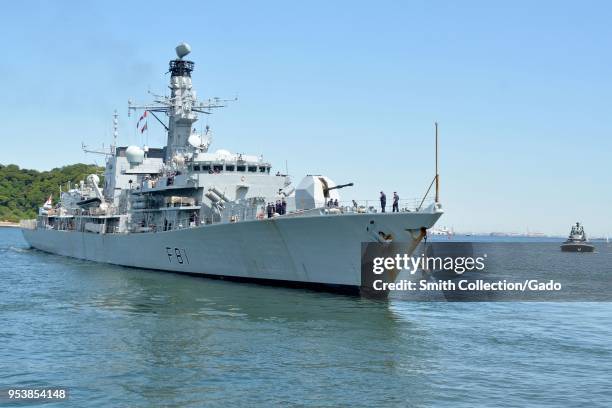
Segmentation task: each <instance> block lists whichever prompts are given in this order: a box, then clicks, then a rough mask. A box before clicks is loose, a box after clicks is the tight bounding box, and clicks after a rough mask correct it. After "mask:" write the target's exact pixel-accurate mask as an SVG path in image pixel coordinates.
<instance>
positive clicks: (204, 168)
mask: <svg viewBox="0 0 612 408" xmlns="http://www.w3.org/2000/svg"><path fill="white" fill-rule="evenodd" d="M209 170H210V165H208V164H206V165H204V166H202V171H209Z"/></svg>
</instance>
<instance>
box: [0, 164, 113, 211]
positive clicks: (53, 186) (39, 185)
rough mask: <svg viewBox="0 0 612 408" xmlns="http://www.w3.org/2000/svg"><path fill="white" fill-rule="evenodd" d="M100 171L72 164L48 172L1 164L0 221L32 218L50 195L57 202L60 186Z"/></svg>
mask: <svg viewBox="0 0 612 408" xmlns="http://www.w3.org/2000/svg"><path fill="white" fill-rule="evenodd" d="M102 170H103V168H101V167H99V166H96V165H94V164H83V163H79V164H72V165H70V166H64V167H60V168H54V169H52V170H49V171H38V170H30V169H20V168H19V166H17V165H14V164H9V165H2V164H0V221H11V222H17V221H19V220H20V219H26V218H34V217H36V214H37V212H38V208H39V207H41V206H42V205H43V203H44V202H45V201H46V200H47V198H48V197H49V195H53V203H54V204H55V203H56V202H57V200H58V199H59V188H60V185H61V186H62V188H63V189H66V186H67V183H68V182H70V183H72V185H73V186H74V185H75V184H76V183H78V182H79V181H81V180H84V179H85V177H87V175H88V174H92V173H96V174H100V173H101V171H102Z"/></svg>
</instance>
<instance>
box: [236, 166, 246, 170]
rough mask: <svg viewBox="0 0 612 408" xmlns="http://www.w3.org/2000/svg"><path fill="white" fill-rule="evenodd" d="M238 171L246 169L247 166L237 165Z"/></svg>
mask: <svg viewBox="0 0 612 408" xmlns="http://www.w3.org/2000/svg"><path fill="white" fill-rule="evenodd" d="M236 171H246V166H236Z"/></svg>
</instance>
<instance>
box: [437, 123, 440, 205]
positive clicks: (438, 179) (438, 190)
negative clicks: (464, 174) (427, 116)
mask: <svg viewBox="0 0 612 408" xmlns="http://www.w3.org/2000/svg"><path fill="white" fill-rule="evenodd" d="M439 198H440V174H439V173H438V122H436V203H438V202H440V200H439Z"/></svg>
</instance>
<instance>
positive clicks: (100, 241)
mask: <svg viewBox="0 0 612 408" xmlns="http://www.w3.org/2000/svg"><path fill="white" fill-rule="evenodd" d="M440 216H441V213H395V214H393V213H391V214H388V213H387V214H354V215H343V216H315V217H295V218H292V217H286V218H285V217H283V218H276V219H269V220H263V221H259V220H256V221H245V222H240V223H235V224H215V225H208V226H202V227H196V228H188V229H182V230H175V231H167V232H156V233H131V234H96V233H83V232H74V231H57V230H47V229H23V230H22V231H23V235H24V237H25V239H26V240H27V242H28V243H29V244H30V245H31V246H32V247H34V248H36V249H39V250H42V251H46V252H50V253H54V254H58V255H63V256H69V257H73V258H79V259H85V260H90V261H95V262H104V263H110V264H116V265H123V266H129V267H137V268H147V269H156V270H164V271H171V272H178V273H188V274H197V275H203V276H208V277H217V278H228V279H233V280H243V281H259V282H261V283H270V284H280V285H284V286H304V287H312V288H318V287H320V288H321V289H324V288H327V289H331V290H339V291H343V292H344V291H358V290H359V288H360V286H361V243H362V242H375V241H376V240H377V236H379V234H380V232H383V233H384V234H386V235H389V234H390V235H391V236H392V237H393V239H394V241H396V242H397V241H401V242H406V243H407V246H406V251H407V252H408V253H412V252H413V251H414V249H415V248H416V246H417V245H418V244H419V242H420V241H421V235H420V229H421V228H423V227H424V228H430V227H431V226H433V225H434V223H435V222H436V221H437V219H438V218H439V217H440Z"/></svg>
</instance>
